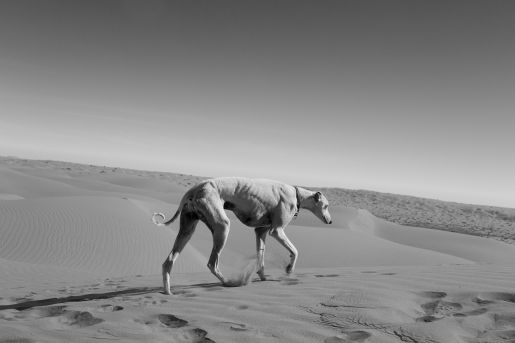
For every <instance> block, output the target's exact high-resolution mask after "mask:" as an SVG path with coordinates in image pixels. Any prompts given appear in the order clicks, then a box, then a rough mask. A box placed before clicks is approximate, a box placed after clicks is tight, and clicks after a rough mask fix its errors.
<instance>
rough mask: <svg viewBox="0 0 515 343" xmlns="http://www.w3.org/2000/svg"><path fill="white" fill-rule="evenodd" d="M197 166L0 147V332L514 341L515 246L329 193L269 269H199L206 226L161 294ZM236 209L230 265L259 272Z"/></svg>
mask: <svg viewBox="0 0 515 343" xmlns="http://www.w3.org/2000/svg"><path fill="white" fill-rule="evenodd" d="M198 180H199V178H196V177H188V176H185V175H177V176H176V177H175V178H174V177H172V176H171V175H170V174H166V175H165V174H160V173H156V172H142V171H127V170H123V169H116V168H111V169H109V168H106V167H95V166H84V165H76V164H66V163H64V162H55V163H54V162H33V163H31V162H30V161H24V160H18V161H17V160H12V159H10V160H0V275H1V278H0V343H2V342H3V343H5V342H11V341H13V340H18V341H19V342H32V341H35V342H39V341H42V342H54V341H99V340H122V341H134V342H139V341H156V342H211V341H218V342H254V341H273V342H284V341H288V342H314V341H315V342H328V343H329V342H399V341H405V342H509V341H514V340H515V294H514V293H513V291H514V285H515V273H514V271H515V270H514V267H512V266H513V261H515V246H513V245H510V244H506V243H503V242H498V241H495V240H490V239H485V238H481V237H474V236H467V235H463V234H458V233H452V232H443V231H438V230H429V229H422V228H416V227H406V226H401V225H398V224H394V223H391V222H387V221H385V220H382V219H379V218H376V217H375V216H373V215H372V214H370V213H369V212H367V211H365V210H358V209H354V208H347V207H341V206H334V207H333V208H332V209H331V212H332V216H333V222H334V224H333V225H330V226H329V225H325V224H322V223H321V222H319V221H318V220H317V219H316V218H315V217H314V216H312V215H310V214H309V213H308V212H305V211H303V212H301V214H300V215H299V217H298V218H297V219H296V220H295V221H294V222H293V223H292V224H291V225H290V227H288V229H287V234H288V235H289V237H290V239H291V240H292V241H293V242H294V243H295V245H296V246H297V248H298V249H299V251H300V257H299V261H298V270H297V273H296V274H294V275H290V276H286V275H284V272H283V270H284V267H285V265H286V263H287V254H286V252H285V251H284V249H283V248H282V247H280V246H279V245H278V244H277V243H276V242H274V241H272V240H271V239H270V237H269V238H268V242H267V243H268V244H267V257H266V271H267V274H268V275H269V281H267V282H253V283H251V284H249V285H248V286H246V287H240V288H223V287H220V286H219V284H218V283H217V280H216V278H214V277H213V276H212V275H211V274H210V273H209V272H208V271H207V268H206V267H205V264H206V262H207V256H208V255H209V252H210V249H211V237H210V233H209V231H208V230H207V229H206V228H205V227H204V225H203V224H199V226H198V229H197V232H196V233H195V235H194V237H193V239H192V240H191V242H190V244H189V245H188V246H187V248H186V249H185V250H184V252H183V254H181V256H180V258H179V260H178V263H177V265H176V266H175V267H174V272H173V284H174V285H175V288H174V292H175V296H172V297H167V296H165V295H163V294H161V293H160V290H161V288H160V287H161V280H160V275H159V273H160V266H161V262H162V261H163V259H164V258H165V256H166V254H167V253H168V252H169V251H170V249H171V246H172V244H173V240H174V237H175V235H176V232H177V224H174V225H172V227H170V228H162V227H156V226H155V225H153V224H152V223H151V221H150V216H151V214H152V213H153V212H154V211H162V212H164V213H166V214H167V215H172V214H173V213H174V212H175V210H176V206H177V205H176V204H177V203H178V201H179V200H180V197H181V196H182V194H183V193H184V191H185V190H186V187H187V186H188V185H190V184H192V183H194V182H196V181H198ZM230 217H231V219H232V226H231V234H230V236H229V239H228V242H227V246H226V248H225V249H224V251H223V254H222V259H221V267H222V271H223V272H224V273H226V274H227V275H233V276H236V277H237V276H238V275H241V273H242V271H244V270H247V271H252V268H253V266H254V263H255V259H254V255H255V251H254V250H255V241H254V233H253V231H252V230H250V229H248V228H246V227H244V226H243V225H242V224H240V223H239V222H237V220H236V219H235V218H234V216H230Z"/></svg>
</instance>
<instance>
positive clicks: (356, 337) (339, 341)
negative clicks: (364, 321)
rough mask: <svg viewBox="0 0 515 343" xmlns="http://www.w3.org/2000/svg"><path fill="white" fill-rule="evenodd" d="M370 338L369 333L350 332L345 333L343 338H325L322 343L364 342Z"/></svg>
mask: <svg viewBox="0 0 515 343" xmlns="http://www.w3.org/2000/svg"><path fill="white" fill-rule="evenodd" d="M370 336H372V335H371V334H370V333H368V332H366V331H361V330H358V331H350V332H346V333H345V337H343V335H342V336H333V337H329V338H326V339H325V340H324V343H343V342H347V343H350V342H358V343H361V342H365V341H366V340H367V339H368V338H369V337H370Z"/></svg>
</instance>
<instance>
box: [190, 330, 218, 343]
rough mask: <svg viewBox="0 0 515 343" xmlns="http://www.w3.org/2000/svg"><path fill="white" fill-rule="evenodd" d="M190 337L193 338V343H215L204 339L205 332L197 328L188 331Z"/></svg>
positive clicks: (206, 338)
mask: <svg viewBox="0 0 515 343" xmlns="http://www.w3.org/2000/svg"><path fill="white" fill-rule="evenodd" d="M190 333H191V335H192V336H193V337H192V338H193V342H195V343H215V341H213V340H212V339H210V338H208V337H206V336H207V331H206V330H202V329H199V328H194V329H191V330H190Z"/></svg>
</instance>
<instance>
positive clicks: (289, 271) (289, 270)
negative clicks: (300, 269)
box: [286, 264, 293, 274]
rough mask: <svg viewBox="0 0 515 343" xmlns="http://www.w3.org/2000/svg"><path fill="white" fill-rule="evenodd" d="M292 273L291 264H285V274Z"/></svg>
mask: <svg viewBox="0 0 515 343" xmlns="http://www.w3.org/2000/svg"><path fill="white" fill-rule="evenodd" d="M291 273H293V265H291V264H289V265H287V266H286V274H291Z"/></svg>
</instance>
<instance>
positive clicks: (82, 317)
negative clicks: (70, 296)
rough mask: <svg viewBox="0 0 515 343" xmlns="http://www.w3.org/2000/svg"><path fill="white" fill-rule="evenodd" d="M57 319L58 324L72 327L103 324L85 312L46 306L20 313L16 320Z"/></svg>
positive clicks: (100, 320)
mask: <svg viewBox="0 0 515 343" xmlns="http://www.w3.org/2000/svg"><path fill="white" fill-rule="evenodd" d="M27 317H28V318H57V320H58V321H59V323H61V324H65V325H68V326H73V327H80V328H83V327H87V326H92V325H95V324H98V323H101V322H103V321H104V320H103V319H100V318H97V317H94V316H93V315H92V314H91V313H90V312H87V311H72V310H68V309H66V306H48V307H40V308H36V309H28V310H24V311H21V312H20V316H19V317H18V318H27Z"/></svg>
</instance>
